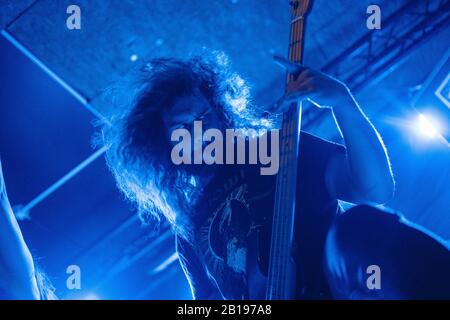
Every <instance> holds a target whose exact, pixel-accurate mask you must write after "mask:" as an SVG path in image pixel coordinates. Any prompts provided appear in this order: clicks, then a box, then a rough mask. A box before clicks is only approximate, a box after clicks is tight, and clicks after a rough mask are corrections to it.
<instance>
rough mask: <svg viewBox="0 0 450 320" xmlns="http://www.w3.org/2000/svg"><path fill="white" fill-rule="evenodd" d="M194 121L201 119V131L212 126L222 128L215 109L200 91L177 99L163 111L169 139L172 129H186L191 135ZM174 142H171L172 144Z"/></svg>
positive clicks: (192, 134) (168, 138)
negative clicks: (170, 106)
mask: <svg viewBox="0 0 450 320" xmlns="http://www.w3.org/2000/svg"><path fill="white" fill-rule="evenodd" d="M194 121H202V126H203V132H205V131H206V130H208V129H212V128H215V129H219V130H222V129H223V128H222V127H223V124H222V122H221V120H220V118H219V116H218V114H217V112H216V110H215V109H214V108H213V107H212V106H211V105H210V104H209V103H208V101H207V100H206V98H205V97H204V96H203V95H202V94H201V93H194V94H192V95H189V96H184V97H181V98H179V99H177V101H176V102H175V103H174V105H173V106H172V108H170V109H169V110H167V111H164V113H163V122H164V127H165V128H166V137H167V140H168V141H170V140H171V139H170V137H171V135H172V132H173V131H174V130H176V129H181V128H184V129H187V130H188V131H189V132H190V133H191V136H192V137H193V136H194V132H193V128H194ZM176 143H177V142H172V144H173V145H175V144H176Z"/></svg>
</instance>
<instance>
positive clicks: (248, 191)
mask: <svg viewBox="0 0 450 320" xmlns="http://www.w3.org/2000/svg"><path fill="white" fill-rule="evenodd" d="M338 152H345V148H344V147H343V146H342V145H338V144H335V143H332V142H329V141H326V140H323V139H320V138H318V137H316V136H313V135H311V134H308V133H305V132H302V133H301V136H300V152H299V154H300V157H299V163H298V164H299V166H298V180H297V203H296V218H295V243H296V248H295V252H296V262H297V264H298V266H299V269H298V275H297V277H298V288H301V290H300V291H299V293H298V297H299V298H306V299H308V298H311V299H319V298H329V290H328V285H327V283H326V280H325V277H324V272H323V267H322V264H323V248H324V242H325V238H326V235H327V232H328V229H329V227H330V225H331V223H332V221H333V219H334V218H335V216H336V215H337V214H338V213H339V205H338V202H337V200H336V199H333V198H332V197H331V196H330V195H329V193H328V190H327V187H326V182H325V174H326V168H327V165H328V162H329V160H330V158H331V157H332V156H333V155H335V154H336V153H338ZM223 167H224V170H221V171H220V173H219V174H218V175H217V176H216V177H215V178H214V179H213V181H212V182H210V183H209V184H208V186H207V187H206V188H205V190H204V192H203V195H202V198H201V200H200V201H199V202H198V205H197V206H196V208H195V210H196V214H195V215H196V217H197V220H196V221H195V232H194V240H193V241H191V242H187V241H186V240H184V239H182V238H181V237H177V240H176V246H177V251H178V254H179V259H180V263H181V266H182V267H183V270H184V272H185V274H186V276H187V277H188V280H189V283H190V285H191V289H192V292H193V295H194V297H195V298H196V299H222V298H226V299H243V298H244V299H245V298H252V299H253V298H264V296H263V295H261V294H262V292H263V291H264V290H263V287H262V285H261V283H260V281H259V280H258V279H259V277H258V276H255V275H256V274H257V273H261V274H264V273H265V272H266V271H267V260H268V255H269V249H268V248H270V236H269V235H270V225H271V221H272V212H273V199H274V192H275V181H276V175H274V176H264V175H260V171H259V167H258V166H251V165H225V166H223ZM267 226H269V228H267ZM254 239H256V241H255V240H254ZM250 261H256V262H255V263H252V262H250ZM256 269H258V270H257V271H256ZM257 292H259V295H258V294H257Z"/></svg>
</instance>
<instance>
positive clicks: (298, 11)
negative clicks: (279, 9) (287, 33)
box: [289, 0, 312, 19]
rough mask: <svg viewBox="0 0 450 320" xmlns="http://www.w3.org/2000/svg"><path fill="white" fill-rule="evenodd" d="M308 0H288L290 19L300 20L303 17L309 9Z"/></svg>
mask: <svg viewBox="0 0 450 320" xmlns="http://www.w3.org/2000/svg"><path fill="white" fill-rule="evenodd" d="M310 2H312V1H310V0H290V1H289V5H290V6H291V13H292V19H300V18H302V17H304V16H305V15H306V14H307V13H308V10H309V8H310Z"/></svg>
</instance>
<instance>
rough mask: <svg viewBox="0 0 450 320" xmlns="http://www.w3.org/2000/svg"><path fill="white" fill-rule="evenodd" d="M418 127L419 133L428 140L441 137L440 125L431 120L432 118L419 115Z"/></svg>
mask: <svg viewBox="0 0 450 320" xmlns="http://www.w3.org/2000/svg"><path fill="white" fill-rule="evenodd" d="M417 125H418V129H419V133H420V134H421V135H423V136H425V137H427V138H434V137H436V136H437V135H439V128H438V125H437V124H436V123H435V122H434V121H433V120H432V119H430V117H426V116H425V115H423V114H419V119H418V123H417Z"/></svg>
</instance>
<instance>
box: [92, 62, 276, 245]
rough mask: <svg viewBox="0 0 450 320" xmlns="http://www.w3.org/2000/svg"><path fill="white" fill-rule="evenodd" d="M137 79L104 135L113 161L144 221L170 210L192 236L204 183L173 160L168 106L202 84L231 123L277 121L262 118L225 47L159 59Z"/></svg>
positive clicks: (228, 124)
mask: <svg viewBox="0 0 450 320" xmlns="http://www.w3.org/2000/svg"><path fill="white" fill-rule="evenodd" d="M132 83H133V85H132V87H130V89H131V91H130V89H128V90H127V98H126V99H125V101H122V102H121V105H120V106H115V107H114V108H113V109H114V110H115V111H114V113H113V115H112V116H111V117H109V119H108V121H105V122H104V123H103V124H102V127H101V130H100V134H99V135H98V137H100V138H101V139H100V140H101V143H102V144H103V145H106V146H108V147H109V149H108V150H107V152H106V160H107V163H108V166H109V168H110V170H111V171H112V173H113V175H114V177H115V179H116V182H117V185H118V187H119V189H120V190H121V191H122V192H123V193H124V194H125V196H126V197H127V198H128V199H130V200H131V201H132V202H134V203H135V204H136V205H137V208H138V210H139V212H140V216H141V218H142V219H143V220H144V221H148V220H149V218H151V217H153V218H156V219H157V220H158V221H159V220H160V217H161V216H164V217H165V218H166V219H167V220H168V221H169V222H170V223H171V224H172V226H173V227H174V228H175V231H176V232H177V233H178V234H180V235H181V236H183V237H184V238H186V239H189V237H190V236H189V234H190V232H191V231H192V230H189V226H191V225H192V224H191V223H189V216H190V215H189V212H190V210H191V209H192V206H193V205H195V203H196V201H197V200H198V198H199V195H200V193H201V190H202V187H201V186H200V185H199V183H198V179H196V177H195V176H193V175H192V174H190V173H189V172H187V171H185V170H183V166H176V165H174V164H173V163H172V161H171V159H170V149H171V146H170V144H169V143H170V142H169V141H167V138H166V136H165V128H164V126H163V121H162V111H163V110H164V109H165V108H170V106H171V105H173V103H174V102H175V100H176V99H177V98H178V97H181V96H184V95H189V94H190V93H192V92H193V91H194V90H199V91H200V92H201V93H202V94H203V95H204V97H205V98H206V99H207V100H208V102H209V103H210V105H211V106H212V107H214V108H215V109H216V110H217V111H218V114H219V115H220V117H221V118H222V120H223V122H224V124H225V125H226V127H227V128H254V129H270V128H271V126H272V125H273V123H272V121H271V120H269V119H267V118H261V112H260V111H259V109H258V108H256V107H254V106H253V104H252V103H251V102H250V92H249V87H248V86H247V85H246V83H245V82H244V80H243V79H242V78H241V77H240V76H238V75H237V74H236V73H234V72H232V71H231V70H230V68H229V63H228V58H227V57H226V55H224V54H223V53H213V54H210V55H209V56H208V57H205V56H202V57H194V58H191V59H188V60H179V59H173V58H163V59H154V60H151V61H150V62H148V63H147V64H145V67H144V68H142V69H141V70H140V72H139V76H138V77H137V81H132ZM97 141H98V139H97ZM183 213H184V214H183ZM186 213H187V214H186Z"/></svg>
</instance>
